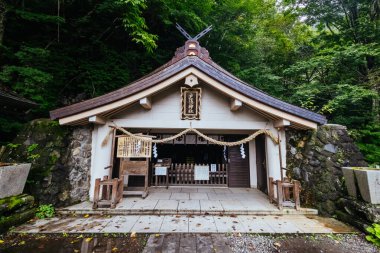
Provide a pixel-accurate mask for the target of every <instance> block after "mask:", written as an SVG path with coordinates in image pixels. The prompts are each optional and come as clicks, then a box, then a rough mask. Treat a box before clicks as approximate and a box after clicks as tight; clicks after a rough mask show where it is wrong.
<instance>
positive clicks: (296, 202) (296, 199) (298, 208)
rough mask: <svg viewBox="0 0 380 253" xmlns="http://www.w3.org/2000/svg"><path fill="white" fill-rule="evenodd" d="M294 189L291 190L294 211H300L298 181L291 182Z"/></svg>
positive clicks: (299, 187)
mask: <svg viewBox="0 0 380 253" xmlns="http://www.w3.org/2000/svg"><path fill="white" fill-rule="evenodd" d="M293 184H294V188H293V198H294V203H295V206H296V210H300V208H301V203H300V191H301V184H300V181H298V180H293Z"/></svg>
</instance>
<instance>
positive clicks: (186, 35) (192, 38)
mask: <svg viewBox="0 0 380 253" xmlns="http://www.w3.org/2000/svg"><path fill="white" fill-rule="evenodd" d="M175 27H176V28H177V29H178V31H180V32H181V33H182V35H183V36H185V38H186V39H188V40H199V39H200V38H201V37H202V36H204V35H205V34H206V33H208V32H209V31H211V30H212V25H210V26H209V27H207V28H206V29H204V30H203V31H202V32H200V33H198V35H197V36H195V37H191V36H190V35H189V34H188V33H187V32H186V31H185V29H183V28H182V27H181V26H180V25H179V24H178V23H176V26H175Z"/></svg>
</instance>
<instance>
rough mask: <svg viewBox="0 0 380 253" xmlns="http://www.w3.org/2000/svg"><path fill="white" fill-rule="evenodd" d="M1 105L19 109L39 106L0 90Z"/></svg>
mask: <svg viewBox="0 0 380 253" xmlns="http://www.w3.org/2000/svg"><path fill="white" fill-rule="evenodd" d="M0 105H5V106H12V107H18V108H24V109H27V108H32V107H36V106H38V104H37V103H35V102H33V101H30V100H28V99H26V98H24V97H22V96H20V95H18V94H17V93H15V92H13V91H9V90H5V89H3V88H0Z"/></svg>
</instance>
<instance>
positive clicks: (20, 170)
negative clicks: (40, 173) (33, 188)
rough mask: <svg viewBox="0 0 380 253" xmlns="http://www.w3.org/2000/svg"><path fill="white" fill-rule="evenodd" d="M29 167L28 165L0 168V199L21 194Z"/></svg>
mask: <svg viewBox="0 0 380 253" xmlns="http://www.w3.org/2000/svg"><path fill="white" fill-rule="evenodd" d="M30 167H31V164H30V163H25V164H16V165H11V166H2V167H0V199H1V198H6V197H10V196H14V195H19V194H21V193H22V192H23V190H24V186H25V183H26V179H27V177H28V174H29V171H30Z"/></svg>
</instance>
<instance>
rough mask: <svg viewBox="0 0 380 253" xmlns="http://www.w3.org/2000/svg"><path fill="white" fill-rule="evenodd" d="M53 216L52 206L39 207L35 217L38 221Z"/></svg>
mask: <svg viewBox="0 0 380 253" xmlns="http://www.w3.org/2000/svg"><path fill="white" fill-rule="evenodd" d="M54 215H55V209H54V206H53V205H52V204H49V205H40V206H39V207H38V208H37V211H36V217H37V218H38V219H45V218H51V217H54Z"/></svg>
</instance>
